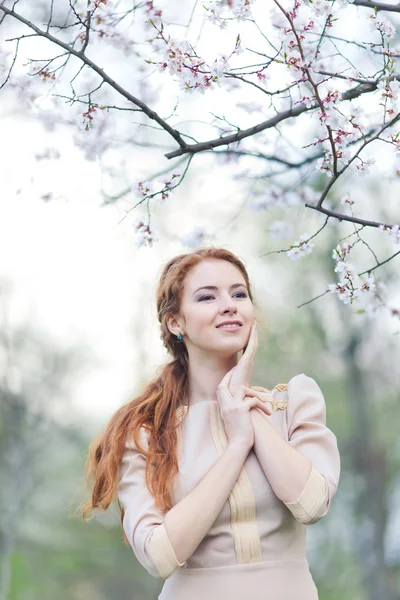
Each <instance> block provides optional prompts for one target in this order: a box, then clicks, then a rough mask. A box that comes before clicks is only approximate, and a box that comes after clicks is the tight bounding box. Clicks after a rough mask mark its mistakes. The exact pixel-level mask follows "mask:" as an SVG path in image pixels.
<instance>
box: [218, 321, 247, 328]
mask: <svg viewBox="0 0 400 600" xmlns="http://www.w3.org/2000/svg"><path fill="white" fill-rule="evenodd" d="M223 325H238V326H241V325H243V323H242V322H241V321H224V323H220V324H219V325H217V328H218V327H222V326H223Z"/></svg>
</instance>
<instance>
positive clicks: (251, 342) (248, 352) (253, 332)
mask: <svg viewBox="0 0 400 600" xmlns="http://www.w3.org/2000/svg"><path fill="white" fill-rule="evenodd" d="M256 349H257V322H256V321H254V323H253V325H252V326H251V329H250V335H249V339H248V342H247V346H246V348H245V349H244V352H243V355H242V357H241V358H243V357H245V358H252V357H253V354H254V353H255V351H256Z"/></svg>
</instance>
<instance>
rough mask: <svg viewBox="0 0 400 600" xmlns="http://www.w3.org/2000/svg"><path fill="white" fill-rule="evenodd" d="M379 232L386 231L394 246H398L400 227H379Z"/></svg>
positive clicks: (399, 242)
mask: <svg viewBox="0 0 400 600" xmlns="http://www.w3.org/2000/svg"><path fill="white" fill-rule="evenodd" d="M378 230H379V231H381V232H382V231H387V232H388V234H389V236H390V237H391V238H392V239H393V241H394V243H395V244H400V226H399V225H393V226H392V227H389V226H388V225H379V227H378Z"/></svg>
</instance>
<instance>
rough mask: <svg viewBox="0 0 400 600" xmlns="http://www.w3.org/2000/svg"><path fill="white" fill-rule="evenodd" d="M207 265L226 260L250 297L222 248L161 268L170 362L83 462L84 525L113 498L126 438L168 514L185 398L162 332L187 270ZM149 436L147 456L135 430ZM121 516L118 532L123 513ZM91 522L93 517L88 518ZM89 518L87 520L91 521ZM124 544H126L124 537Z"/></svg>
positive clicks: (161, 312)
mask: <svg viewBox="0 0 400 600" xmlns="http://www.w3.org/2000/svg"><path fill="white" fill-rule="evenodd" d="M207 259H221V260H226V261H228V262H230V263H232V264H233V265H235V266H236V267H237V268H238V269H239V271H240V272H241V273H242V275H243V277H244V279H245V281H246V285H247V289H248V293H249V297H250V300H251V301H252V302H253V304H254V301H253V295H252V291H251V288H250V281H249V277H248V274H247V270H246V267H245V266H244V264H243V262H242V261H241V260H240V259H239V258H238V257H237V256H235V255H234V254H233V253H232V252H230V251H229V250H226V249H224V248H215V247H205V248H200V249H198V250H196V251H194V252H190V253H187V254H180V255H178V256H175V257H174V258H172V259H170V260H169V261H168V262H167V263H166V264H165V265H164V267H163V269H162V272H161V276H160V279H159V282H158V286H157V314H158V320H159V322H160V326H161V336H160V337H161V340H162V342H163V345H164V346H165V347H166V348H167V350H168V352H169V353H170V354H171V355H172V361H171V362H168V363H166V364H165V365H162V366H161V367H160V368H159V369H158V371H157V372H156V374H155V376H154V377H153V379H152V380H151V381H149V383H148V384H147V385H146V387H145V388H144V390H143V392H142V393H141V394H140V395H139V396H137V397H136V398H134V399H133V400H131V401H129V402H128V403H126V404H124V405H123V406H121V407H120V408H119V409H118V410H117V411H116V412H115V413H114V415H113V416H112V417H111V419H110V421H109V422H108V424H107V426H106V427H105V430H104V431H103V432H102V433H101V434H100V435H99V436H98V437H96V438H95V439H94V440H92V442H91V443H90V445H89V451H88V457H87V461H86V469H85V476H86V481H87V483H88V484H89V486H90V487H92V493H91V497H90V498H89V500H88V501H87V502H86V503H84V504H81V506H80V507H79V511H80V512H81V513H82V517H83V520H84V521H87V514H88V513H89V512H91V511H95V512H97V511H98V510H99V509H101V510H103V511H105V510H107V508H108V507H109V505H110V503H111V502H112V500H113V499H114V498H115V497H116V495H117V485H118V481H119V468H120V463H121V460H122V456H123V453H124V450H125V442H126V438H127V436H130V437H131V436H132V435H133V439H134V442H135V445H136V447H137V448H138V450H139V452H142V453H143V454H144V455H145V456H146V485H147V487H148V488H149V490H150V491H151V493H152V494H153V496H154V499H155V502H156V505H157V506H158V507H159V508H160V509H161V510H162V511H168V510H169V509H170V508H171V502H170V498H169V494H170V492H171V490H172V487H173V481H174V478H175V475H176V474H177V473H178V471H179V467H178V458H177V432H176V429H177V426H178V425H179V422H178V420H177V419H176V411H177V409H178V408H179V406H180V405H181V404H182V403H183V399H184V398H186V396H187V392H188V384H189V381H188V352H187V348H186V345H185V343H184V342H182V341H178V340H177V338H176V336H175V335H173V334H172V333H171V332H170V330H169V329H168V327H167V319H168V317H170V316H171V315H179V314H180V306H181V298H182V292H183V285H184V280H185V277H186V275H187V274H188V273H189V271H190V270H191V269H193V267H195V266H196V265H198V264H199V263H200V262H202V261H204V260H207ZM142 426H143V427H144V428H145V429H146V430H148V432H149V447H148V450H146V449H145V448H143V447H142V445H141V444H140V439H139V434H140V428H141V427H142ZM118 505H119V508H120V511H121V526H122V522H123V518H124V510H123V508H122V506H121V505H120V503H119V502H118ZM92 516H94V514H93V515H92ZM91 518H92V517H91ZM124 540H125V543H126V544H127V543H128V540H127V538H126V535H125V533H124Z"/></svg>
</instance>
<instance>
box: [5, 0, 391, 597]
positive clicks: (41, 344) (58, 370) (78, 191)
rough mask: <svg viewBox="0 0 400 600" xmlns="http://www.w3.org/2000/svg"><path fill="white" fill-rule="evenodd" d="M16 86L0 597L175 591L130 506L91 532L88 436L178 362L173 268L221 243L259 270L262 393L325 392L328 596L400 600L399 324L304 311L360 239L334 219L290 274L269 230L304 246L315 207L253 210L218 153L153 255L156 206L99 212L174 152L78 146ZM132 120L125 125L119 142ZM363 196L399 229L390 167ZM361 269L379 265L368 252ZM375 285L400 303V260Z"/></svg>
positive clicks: (377, 243) (125, 203) (321, 528)
mask: <svg viewBox="0 0 400 600" xmlns="http://www.w3.org/2000/svg"><path fill="white" fill-rule="evenodd" d="M22 4H23V3H22ZM39 4H40V6H42V4H41V3H38V5H39ZM43 6H44V3H43ZM10 25H11V24H10ZM7 35H10V29H9V30H8V32H7ZM5 37H6V35H5V33H4V32H2V38H1V40H0V41H1V43H2V44H3V45H4V39H5ZM16 72H17V73H19V75H18V77H20V79H18V81H19V82H20V81H22V82H25V81H26V86H27V87H26V88H24V89H25V90H30V88H29V85H31V83H30V82H28V81H27V80H24V79H23V75H22V72H23V69H22V67H21V69H20V72H18V70H17V71H16ZM16 81H17V79H16ZM24 85H25V84H24ZM143 85H144V84H143ZM146 85H150V84H149V83H148V82H147V84H146ZM152 85H156V84H152ZM17 88H18V86H17V85H15V86H14V87H10V88H8V89H7V88H5V89H4V90H3V91H2V97H1V99H0V123H1V131H2V144H1V145H0V169H1V191H0V193H1V196H0V375H1V380H0V600H54V598H57V600H106V599H109V598H118V600H132V599H134V600H156V598H157V596H158V593H159V591H160V589H161V587H162V584H163V582H162V581H161V580H157V579H155V578H152V577H151V576H150V575H149V574H148V573H147V572H146V571H145V570H144V569H143V568H142V567H141V566H140V565H139V564H138V563H137V561H136V559H135V557H134V554H133V552H132V549H131V548H130V547H127V546H125V545H124V543H123V536H122V530H121V528H120V524H119V511H118V509H117V507H116V506H113V507H112V508H110V509H109V510H108V511H107V513H105V514H99V515H97V516H96V517H95V518H94V519H92V520H91V521H90V522H89V523H84V522H83V521H82V519H80V518H79V517H78V516H77V515H76V514H75V513H76V509H77V506H78V505H79V503H80V501H81V500H82V499H83V498H84V499H86V497H87V494H88V490H87V489H86V487H85V483H84V464H85V460H86V453H87V448H88V445H89V443H90V441H91V439H92V438H93V437H94V436H96V435H97V434H98V433H99V432H100V431H101V430H102V429H103V428H104V427H105V425H106V423H107V422H108V420H109V418H110V417H111V415H112V414H113V413H114V411H115V410H116V409H117V408H118V407H119V406H121V404H123V403H125V402H128V401H129V400H131V399H132V398H133V397H135V396H136V395H137V394H138V393H139V392H140V391H141V388H142V386H143V385H144V384H145V382H146V381H147V379H148V378H149V377H151V376H152V374H153V372H154V370H155V369H156V368H157V367H158V366H159V365H160V364H162V363H164V362H165V361H167V360H169V357H168V356H167V354H166V352H165V351H164V349H163V348H162V345H161V341H160V337H159V336H160V332H159V328H158V322H157V318H156V309H155V288H156V284H157V278H158V275H159V273H160V270H161V268H162V266H163V264H164V263H165V262H166V261H167V260H168V259H169V258H170V257H172V256H174V255H176V254H178V253H182V252H187V251H191V250H192V249H193V248H196V247H198V246H202V245H207V244H213V245H216V246H223V247H226V248H228V249H229V250H231V251H233V252H235V253H237V254H238V255H239V257H240V258H241V259H242V260H244V262H245V264H246V266H247V269H248V271H249V274H250V279H251V283H252V286H253V290H254V293H255V298H256V300H257V302H258V305H259V314H260V316H262V323H261V324H260V325H259V343H260V345H259V350H258V354H257V360H256V364H255V370H254V381H253V382H252V383H253V384H254V385H262V386H265V387H269V388H271V387H273V386H274V385H275V384H277V383H285V382H287V381H288V380H289V379H290V378H291V377H292V376H293V375H295V374H297V373H305V374H307V375H309V376H311V377H313V378H315V379H316V381H317V382H318V384H319V385H320V387H321V389H322V390H323V392H324V395H325V399H326V404H327V423H328V426H329V427H330V428H331V429H332V430H333V431H334V433H335V434H336V436H337V438H338V444H339V449H340V452H341V458H342V475H341V481H340V486H339V490H338V493H337V495H336V498H335V501H334V503H333V505H332V507H331V509H330V511H329V513H328V515H327V516H326V517H324V519H322V520H321V521H319V522H318V523H316V524H314V525H313V526H311V527H309V528H307V557H308V560H309V563H310V568H311V571H312V574H313V577H314V580H315V582H316V585H317V587H318V590H319V595H320V600H398V599H400V436H399V421H400V391H399V390H400V375H399V364H400V349H399V339H400V338H399V335H398V334H399V329H400V326H399V321H398V319H396V318H394V317H390V316H389V315H388V313H387V311H381V312H379V311H378V312H377V313H375V312H374V311H371V314H370V313H369V312H363V311H362V310H359V307H357V305H351V306H350V305H349V306H345V305H343V303H341V302H340V301H339V300H338V299H337V298H336V297H334V296H332V295H325V296H322V297H321V298H319V299H316V300H314V301H313V302H310V303H307V302H308V301H309V300H311V299H312V298H314V297H315V296H318V295H319V294H321V293H322V292H323V291H324V290H325V289H326V286H327V285H328V284H329V283H330V282H332V281H334V280H335V274H334V272H333V268H334V266H335V263H334V260H333V258H332V249H333V248H335V246H336V244H337V243H338V242H339V240H340V239H342V238H343V237H345V236H346V235H349V234H350V233H352V232H353V229H354V228H353V227H352V226H351V224H349V223H347V224H346V223H342V224H340V225H339V224H338V223H336V222H331V223H329V224H328V226H327V227H326V228H325V230H324V235H323V236H319V238H318V248H317V247H316V248H315V249H314V251H313V252H312V253H311V254H309V255H307V256H305V257H303V258H302V259H300V260H297V261H295V262H294V261H291V260H289V259H288V258H287V256H286V255H285V254H280V253H278V252H277V251H278V250H279V249H281V248H282V247H283V246H285V244H286V245H287V243H288V242H287V241H286V242H285V241H282V239H280V238H279V237H277V236H274V235H273V230H274V227H273V224H276V222H277V221H278V220H280V219H282V220H284V221H286V222H287V223H288V225H289V226H290V229H289V233H288V234H287V238H288V239H290V240H292V243H293V240H295V239H298V236H299V235H300V234H301V233H304V232H305V231H308V232H309V233H312V232H314V231H316V230H317V229H318V227H320V226H321V224H322V222H323V220H322V218H321V216H317V215H316V214H310V213H311V212H312V211H309V210H307V209H306V208H305V207H304V206H303V205H302V204H296V205H294V206H291V207H290V208H288V207H279V206H276V207H273V208H272V209H271V208H270V209H268V210H264V211H259V210H258V211H255V210H254V206H253V207H251V205H249V200H250V199H251V191H249V193H248V195H247V196H246V194H244V193H243V185H242V182H241V181H240V180H238V178H237V177H236V178H235V176H237V174H238V173H237V167H236V166H235V165H234V164H230V162H229V161H227V162H225V163H222V164H221V163H218V164H217V162H216V161H213V160H212V159H211V158H209V157H208V156H207V157H204V158H201V159H199V161H197V162H194V163H193V165H192V166H191V169H190V172H189V173H188V175H187V176H186V178H185V180H184V182H183V183H182V185H181V186H180V187H179V188H177V190H176V191H175V192H174V195H173V197H171V199H169V200H168V201H167V202H164V203H153V209H154V210H153V211H152V222H153V224H154V227H155V231H156V232H157V236H158V241H157V243H155V244H154V245H153V247H148V246H141V247H139V246H138V245H137V243H136V237H135V232H134V227H133V226H132V219H133V218H136V217H137V216H138V215H139V216H140V215H143V214H145V211H144V209H143V207H139V209H137V210H136V211H133V212H132V214H131V215H130V216H129V218H126V217H127V211H128V209H129V208H130V207H131V205H132V199H131V198H129V196H128V197H125V198H122V200H120V201H118V202H105V200H104V190H105V187H106V188H107V193H108V194H109V195H112V193H115V194H117V193H118V190H120V189H121V187H122V186H123V179H124V178H123V176H122V175H121V174H119V175H118V178H117V176H116V175H115V173H114V172H113V171H112V169H113V168H114V167H115V165H117V166H118V167H120V168H121V169H122V167H123V168H124V170H125V172H127V171H129V172H131V173H132V174H133V178H134V179H136V180H139V179H140V178H141V177H142V174H143V172H145V171H146V170H148V171H149V172H150V171H151V169H152V168H153V169H154V167H155V166H158V168H159V170H160V171H161V170H162V167H163V166H165V163H166V162H167V161H166V159H164V156H163V154H164V151H158V152H156V151H155V150H154V146H153V147H151V148H148V147H147V146H146V144H144V145H143V147H142V148H141V149H140V148H139V147H138V145H135V146H134V145H129V144H128V145H127V144H125V145H122V143H120V142H121V139H120V138H118V139H117V137H118V136H117V134H115V135H116V138H115V140H114V139H113V137H112V134H111V133H110V131H107V132H106V135H105V137H104V139H105V140H106V142H107V144H108V146H107V145H105V149H107V148H110V149H111V150H110V152H109V154H107V155H105V152H101V153H100V154H98V153H97V150H96V151H95V149H96V148H97V146H96V139H97V138H95V139H94V141H93V139H92V137H91V138H90V139H88V138H86V140H85V142H82V141H81V145H79V143H77V139H78V140H83V139H84V138H83V134H82V131H81V132H78V133H77V132H76V131H74V132H73V133H71V123H70V122H67V120H68V119H69V118H70V116H69V115H70V114H72V113H69V112H68V111H69V109H68V108H64V109H63V110H64V113H63V114H64V115H65V121H64V122H60V121H57V120H55V121H53V120H52V118H51V114H53V113H50V112H48V113H47V112H46V111H47V108H46V105H45V102H44V101H43V102H44V106H43V103H42V104H41V107H42V108H41V110H39V109H36V112H35V111H34V110H32V102H33V100H32V99H30V100H29V102H30V103H31V104H29V110H28V105H27V102H28V98H27V96H28V95H29V94H25V95H21V94H19V93H17ZM147 92H148V93H150V92H149V90H148V89H147ZM238 101H239V100H238ZM171 102H172V96H171ZM198 103H199V100H198V99H197V98H194V99H192V100H187V104H186V106H189V107H190V108H191V110H193V111H195V110H196V108H197V106H198ZM203 108H204V107H203ZM71 110H72V109H71ZM124 119H125V120H124ZM130 119H131V117H129V116H124V117H123V118H122V117H120V125H121V128H122V130H123V129H124V127H125V128H126V129H128V128H129V127H130V125H131V123H130ZM76 129H78V126H76ZM118 134H119V132H118ZM91 135H92V134H91ZM93 135H94V134H93ZM154 135H155V134H154ZM74 136H78V138H77V139H74ZM79 136H81V137H79ZM152 136H153V133H152V132H151V131H147V132H146V136H145V137H146V141H147V143H149V142H153V141H154V138H153V137H152ZM98 139H103V138H100V137H99V138H98ZM114 142H115V143H114ZM97 149H98V148H97ZM105 156H106V157H107V160H106V159H105ZM159 161H161V162H160V163H159ZM116 179H118V183H119V187H118V185H117V184H116ZM267 183H268V182H266V185H267ZM313 185H314V188H315V189H316V190H318V189H319V188H318V186H320V187H321V183H320V181H319V178H318V177H316V178H315V181H314V183H313ZM354 186H355V187H357V186H358V187H359V189H362V210H363V213H364V214H368V215H369V216H370V217H372V216H373V217H374V218H376V219H383V220H386V221H388V222H390V221H391V222H398V220H397V221H396V218H397V219H398V215H399V212H398V184H396V185H394V184H393V181H391V180H390V179H389V178H387V179H385V178H383V177H382V171H381V172H379V171H377V172H376V174H375V175H374V174H371V175H370V176H369V179H368V181H367V182H365V181H364V182H361V183H358V182H357V183H354ZM377 198H378V199H383V198H384V199H385V204H384V205H383V203H382V204H378V202H377ZM131 217H132V218H131ZM365 239H366V240H368V241H369V242H370V243H371V244H373V247H374V250H375V252H376V253H377V255H378V256H379V258H380V259H382V260H383V259H384V258H385V257H387V256H389V255H390V254H391V253H392V252H393V251H394V250H395V247H394V244H393V243H392V242H391V241H390V240H388V239H386V238H382V237H381V236H380V235H379V234H377V232H375V231H371V232H366V233H365ZM316 246H317V245H316ZM359 246H362V245H361V244H360V245H359ZM356 250H357V251H358V249H356ZM269 253H270V254H269ZM358 260H359V262H358ZM353 262H355V263H356V264H357V267H358V269H359V270H362V269H363V268H366V267H367V266H370V263H371V261H370V260H369V258H368V257H365V256H363V255H362V254H361V251H360V252H359V254H357V253H355V260H353ZM378 275H379V277H380V278H381V279H382V288H381V292H382V294H383V293H385V294H386V297H387V298H388V301H389V302H390V303H391V304H392V305H393V306H398V304H399V302H400V289H399V283H398V282H399V279H398V275H399V269H398V264H396V262H395V261H391V262H389V263H387V264H386V265H385V266H383V267H382V268H381V269H380V270H379V273H377V275H376V276H377V277H378ZM304 303H306V304H304ZM301 304H304V305H303V306H301V307H300V305H301Z"/></svg>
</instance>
